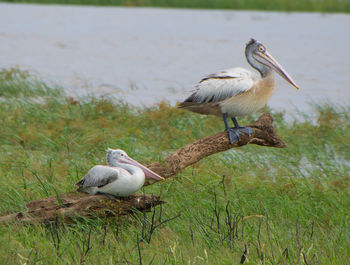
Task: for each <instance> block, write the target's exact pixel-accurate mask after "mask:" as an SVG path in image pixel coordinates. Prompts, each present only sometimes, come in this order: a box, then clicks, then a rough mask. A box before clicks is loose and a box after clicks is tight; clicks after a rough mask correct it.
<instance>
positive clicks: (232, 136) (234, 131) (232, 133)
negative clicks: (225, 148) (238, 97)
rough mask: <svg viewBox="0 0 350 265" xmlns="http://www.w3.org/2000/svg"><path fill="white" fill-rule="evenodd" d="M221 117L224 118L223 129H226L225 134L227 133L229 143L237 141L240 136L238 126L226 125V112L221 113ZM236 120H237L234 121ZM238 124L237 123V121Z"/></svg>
mask: <svg viewBox="0 0 350 265" xmlns="http://www.w3.org/2000/svg"><path fill="white" fill-rule="evenodd" d="M222 118H223V120H224V123H225V129H226V131H227V135H228V139H229V140H230V144H233V143H234V142H238V141H239V140H240V139H241V137H240V135H239V134H240V132H239V130H240V128H239V127H238V128H236V127H235V128H230V127H229V126H228V122H227V113H223V114H222ZM236 122H237V121H236ZM237 124H238V123H237Z"/></svg>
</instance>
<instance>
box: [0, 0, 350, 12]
mask: <svg viewBox="0 0 350 265" xmlns="http://www.w3.org/2000/svg"><path fill="white" fill-rule="evenodd" d="M0 1H1V2H11V3H39V4H73V5H95V6H145V7H173V8H174V7H175V8H203V9H212V8H214V9H239V10H242V9H243V10H273V11H316V12H342V13H349V12H350V1H349V0H299V1H289V0H192V1H187V0H0Z"/></svg>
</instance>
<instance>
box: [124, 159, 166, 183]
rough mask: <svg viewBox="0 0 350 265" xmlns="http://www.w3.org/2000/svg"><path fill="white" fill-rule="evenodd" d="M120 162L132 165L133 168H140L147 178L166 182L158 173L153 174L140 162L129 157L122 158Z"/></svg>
mask: <svg viewBox="0 0 350 265" xmlns="http://www.w3.org/2000/svg"><path fill="white" fill-rule="evenodd" d="M120 162H122V163H126V164H131V165H133V166H136V167H139V168H141V169H142V171H143V173H145V177H146V178H152V179H155V180H164V178H163V177H161V176H159V175H158V174H157V173H155V172H153V171H152V170H150V169H148V168H147V167H145V166H144V165H142V164H140V163H139V162H137V161H135V160H134V159H132V158H131V157H129V156H124V157H121V158H120Z"/></svg>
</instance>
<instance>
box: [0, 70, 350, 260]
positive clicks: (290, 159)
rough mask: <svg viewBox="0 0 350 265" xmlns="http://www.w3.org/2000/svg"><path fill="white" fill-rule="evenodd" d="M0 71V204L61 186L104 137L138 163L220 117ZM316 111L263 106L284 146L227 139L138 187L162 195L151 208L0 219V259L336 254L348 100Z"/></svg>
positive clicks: (346, 180) (346, 167) (341, 249)
mask: <svg viewBox="0 0 350 265" xmlns="http://www.w3.org/2000/svg"><path fill="white" fill-rule="evenodd" d="M8 71H10V72H11V71H14V73H10V74H9V73H7V72H8ZM0 77H1V79H0V80H1V81H0V88H1V87H4V83H5V85H6V89H0V91H3V92H1V93H2V94H1V96H0V97H1V98H0V120H1V121H2V126H1V127H0V150H1V152H0V185H1V187H2V188H1V190H2V192H1V194H0V201H1V204H0V213H1V214H6V213H8V212H13V211H17V210H20V209H22V208H23V207H24V205H25V203H26V202H29V201H31V200H35V199H39V198H43V197H46V196H51V195H55V194H60V193H65V192H69V191H72V190H73V189H74V183H75V182H77V181H78V180H79V179H80V178H81V177H82V176H83V175H84V174H85V173H86V172H87V170H88V169H89V168H91V166H92V165H96V164H100V163H104V157H105V150H106V148H107V147H112V148H121V149H123V150H125V151H126V152H127V153H129V154H130V155H131V154H132V155H133V157H135V159H137V160H138V161H140V162H142V163H144V164H148V163H150V162H155V161H157V160H160V159H161V158H162V157H164V156H165V155H166V154H167V153H169V152H171V151H172V150H174V149H177V148H179V147H181V146H183V145H185V144H186V143H189V142H192V141H194V140H195V139H197V138H199V137H204V136H206V135H209V134H213V133H215V132H217V131H218V130H223V129H224V128H222V124H221V123H222V121H221V120H220V119H218V118H216V117H205V116H200V115H196V114H192V113H189V112H185V111H181V110H178V109H176V108H173V107H171V106H169V105H168V104H167V103H166V102H162V103H160V104H158V105H156V106H153V107H149V108H135V107H130V106H128V105H127V104H125V103H120V102H114V101H112V100H109V99H103V98H91V97H90V98H70V97H67V96H65V95H64V93H63V92H62V90H60V89H59V88H54V89H52V88H51V87H50V86H49V85H47V84H43V82H41V81H34V80H35V77H33V76H32V75H31V74H30V73H26V72H24V73H22V72H21V71H20V70H18V69H17V70H3V71H2V72H0ZM28 78H29V79H32V80H33V81H31V82H27V80H28ZM17 84H23V86H17ZM37 84H41V86H42V87H45V89H38V87H40V86H37ZM24 86H25V89H22V88H23V87H24ZM11 91H12V92H11ZM318 112H319V118H318V121H317V122H316V124H315V125H313V124H310V123H308V122H306V121H305V122H297V121H295V122H294V123H287V122H285V121H284V119H283V115H282V114H281V113H273V116H274V117H275V128H276V129H277V130H278V134H279V135H280V136H281V138H282V139H283V140H284V141H285V143H286V144H287V148H285V149H276V148H265V147H260V146H253V145H250V146H245V147H242V148H237V149H235V150H232V151H229V152H224V153H221V154H216V155H213V156H211V157H208V158H206V159H204V160H202V161H201V162H200V163H198V164H196V165H194V166H192V167H189V168H187V169H186V170H184V171H183V172H182V173H181V174H179V175H178V176H177V177H174V178H172V179H169V180H167V181H165V182H163V183H160V184H155V185H151V186H148V187H146V188H145V189H144V192H146V193H153V194H156V195H161V196H162V199H163V200H165V201H166V202H167V203H166V204H165V205H163V206H162V207H158V208H156V209H155V212H150V213H146V214H140V213H135V216H134V217H128V218H121V219H119V220H116V219H115V218H111V219H108V220H101V219H97V220H86V221H82V222H80V223H78V224H75V225H71V226H66V225H64V224H61V223H60V222H59V220H58V222H57V223H56V224H53V225H52V226H48V227H45V226H41V225H39V224H37V225H33V226H22V225H20V224H11V225H2V226H0V234H1V237H0V263H1V264H8V263H11V264H20V263H23V264H24V263H26V264H31V263H32V264H77V263H80V264H83V263H86V264H140V260H141V261H142V264H150V263H153V264H164V263H165V264H232V263H233V264H238V263H239V262H240V261H241V259H242V257H243V258H247V259H248V260H249V262H250V263H252V264H259V263H263V262H265V264H269V263H271V264H272V263H286V264H302V263H304V264H315V263H320V264H346V262H347V260H349V258H350V250H349V248H348V246H349V244H350V236H349V235H350V233H349V232H350V231H349V227H350V226H349V211H348V209H349V208H350V199H349V198H350V196H349V191H350V190H349V189H350V187H349V184H350V139H349V132H350V108H349V107H347V108H344V109H343V110H335V109H334V108H332V107H330V106H322V107H319V109H318ZM253 118H254V117H251V118H249V119H245V120H242V124H248V123H249V122H250V121H251V120H252V119H253ZM165 136H166V137H165ZM246 249H247V254H245V255H244V253H245V250H246Z"/></svg>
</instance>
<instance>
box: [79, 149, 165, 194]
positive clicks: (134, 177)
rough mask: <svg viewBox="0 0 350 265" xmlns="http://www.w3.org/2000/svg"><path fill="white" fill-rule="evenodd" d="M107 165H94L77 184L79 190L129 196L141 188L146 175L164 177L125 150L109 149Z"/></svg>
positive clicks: (160, 178) (156, 177) (159, 178)
mask: <svg viewBox="0 0 350 265" xmlns="http://www.w3.org/2000/svg"><path fill="white" fill-rule="evenodd" d="M107 163H108V165H107V166H102V165H98V166H94V167H93V168H91V169H90V170H89V172H88V173H87V174H86V176H85V177H84V178H83V179H82V180H80V181H79V182H78V183H76V184H75V185H77V186H78V187H79V188H78V191H81V192H85V193H89V194H92V195H93V194H96V193H105V194H111V195H114V196H121V197H124V196H129V195H130V194H133V193H134V192H136V191H137V190H139V189H140V188H141V187H142V186H143V184H144V182H145V176H146V177H150V178H154V179H156V180H163V179H164V178H163V177H161V176H159V175H158V174H156V173H154V172H153V171H151V170H150V169H148V168H146V167H145V166H143V165H141V164H140V163H138V162H137V161H135V160H133V159H132V158H130V157H129V156H128V155H127V154H126V153H125V152H124V151H123V150H120V149H110V148H108V149H107Z"/></svg>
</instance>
